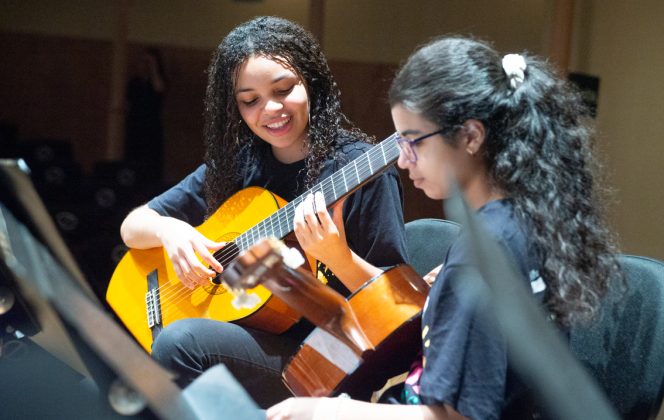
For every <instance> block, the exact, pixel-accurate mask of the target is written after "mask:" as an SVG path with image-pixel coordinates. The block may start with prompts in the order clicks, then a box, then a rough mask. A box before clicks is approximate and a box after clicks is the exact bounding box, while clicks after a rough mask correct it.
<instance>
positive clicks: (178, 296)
mask: <svg viewBox="0 0 664 420" xmlns="http://www.w3.org/2000/svg"><path fill="white" fill-rule="evenodd" d="M358 160H359V159H358ZM383 160H385V159H383ZM367 161H368V162H369V168H370V167H371V164H370V162H371V158H370V157H367ZM383 165H386V163H383V164H382V165H381V166H383ZM349 168H352V169H353V170H354V171H355V173H356V174H359V171H358V170H357V165H356V164H355V165H348V166H347V167H344V168H342V170H340V172H342V171H344V170H346V172H349V171H350V169H349ZM347 169H349V170H347ZM373 172H374V171H373V170H371V169H369V170H366V167H363V168H362V175H361V176H358V183H359V182H360V179H362V178H364V177H367V178H368V176H371V175H373ZM328 180H329V179H328ZM344 181H346V180H345V179H344ZM319 185H320V188H321V189H322V190H323V191H322V192H323V195H324V196H325V197H328V196H332V197H333V200H335V199H336V198H337V197H336V194H334V195H331V194H330V188H332V191H335V190H336V189H335V188H334V182H327V183H326V182H325V181H323V182H321V183H320V184H319ZM344 186H345V187H346V188H345V190H344V193H345V192H347V191H348V188H347V185H346V183H345V182H344ZM316 190H317V188H316V187H314V188H312V189H311V190H310V191H309V193H310V192H312V191H316ZM306 195H308V194H303V195H302V196H300V197H298V198H299V200H298V198H296V199H295V200H293V201H291V202H290V203H288V204H290V206H289V205H288V204H287V205H286V206H284V207H282V209H279V210H277V212H275V213H278V212H279V211H280V210H283V211H282V213H283V212H285V213H286V226H285V229H284V225H283V224H282V223H281V220H279V222H278V226H279V230H280V233H279V234H276V235H275V236H278V237H282V236H284V235H283V234H282V232H283V231H284V230H285V231H286V232H290V231H291V230H292V219H293V216H294V212H295V210H294V209H295V208H296V207H297V205H298V204H299V202H301V201H304V198H302V197H306ZM275 213H273V215H272V216H270V217H268V219H270V218H272V217H273V216H275ZM268 219H264V220H263V221H261V222H260V223H259V224H257V225H256V226H255V227H253V228H251V229H250V230H249V231H247V232H246V233H249V234H250V235H251V236H252V237H254V234H253V232H258V233H257V234H256V235H255V237H256V238H257V239H256V241H257V240H258V239H260V238H262V237H265V236H267V235H266V234H265V235H261V234H260V230H261V226H260V225H261V224H266V223H265V220H268ZM263 230H264V231H265V232H266V233H267V229H263ZM244 236H247V235H244ZM256 241H253V242H254V243H255V242H256ZM236 245H237V244H236ZM241 248H244V247H242V246H240V247H237V246H235V247H233V246H231V247H229V246H228V245H227V246H226V247H224V248H223V249H222V250H220V251H217V252H216V253H215V254H214V257H215V258H216V259H217V260H218V261H220V263H221V264H222V266H223V265H225V264H226V263H228V262H230V261H231V260H233V259H235V257H237V255H239V253H240V252H241ZM247 248H248V247H247ZM228 250H230V251H228ZM220 258H221V260H220ZM200 289H203V290H205V289H204V288H202V287H196V288H195V289H193V290H192V289H189V288H186V287H181V288H177V289H176V290H175V291H174V292H175V296H173V295H167V294H164V296H162V297H160V301H161V304H162V308H161V309H162V315H163V316H165V315H166V312H168V310H169V309H170V308H171V307H173V306H177V305H178V304H179V303H180V302H181V301H182V300H184V299H187V298H189V296H191V297H193V293H194V292H195V291H197V290H200Z"/></svg>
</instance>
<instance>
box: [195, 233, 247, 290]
mask: <svg viewBox="0 0 664 420" xmlns="http://www.w3.org/2000/svg"><path fill="white" fill-rule="evenodd" d="M235 236H237V235H235ZM224 239H226V238H221V240H224ZM239 253H240V248H239V247H238V246H237V244H236V243H235V242H229V243H228V244H226V246H225V247H223V248H222V250H220V251H218V252H217V253H216V254H215V257H216V258H217V261H219V262H220V263H221V265H222V266H223V267H226V266H228V265H230V263H232V262H233V261H234V260H235V257H237V255H238V254H239ZM203 290H205V291H206V292H207V293H209V294H211V295H223V294H224V293H226V292H228V289H226V288H225V287H224V286H223V285H222V284H221V274H217V275H216V276H214V278H212V279H210V284H209V285H207V286H203Z"/></svg>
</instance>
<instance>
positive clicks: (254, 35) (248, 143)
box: [204, 16, 373, 214]
mask: <svg viewBox="0 0 664 420" xmlns="http://www.w3.org/2000/svg"><path fill="white" fill-rule="evenodd" d="M251 56H264V57H267V58H270V59H273V60H275V61H278V62H279V63H281V64H283V65H285V66H287V67H289V68H290V69H292V70H293V71H294V72H295V73H296V74H297V75H298V76H299V77H301V78H302V80H303V81H304V83H305V86H306V89H307V94H308V96H309V128H308V129H309V136H308V150H309V152H308V154H307V156H306V158H305V167H306V176H305V186H306V187H307V188H308V187H311V186H312V185H313V184H315V182H316V181H317V180H318V177H319V175H320V171H321V168H322V167H323V163H324V162H325V160H326V159H328V158H330V157H331V156H332V155H333V154H334V152H335V150H336V149H337V147H338V146H339V145H340V143H341V142H343V141H344V140H348V139H350V138H355V139H360V140H364V141H366V142H373V139H372V138H369V137H368V136H367V135H366V134H364V133H362V132H360V130H358V129H357V128H355V127H354V126H353V124H352V123H351V122H350V120H348V118H346V116H345V115H344V114H343V113H342V112H341V103H340V100H339V95H340V94H339V88H338V87H337V84H336V82H335V81H334V79H333V77H332V74H331V72H330V69H329V67H328V64H327V61H326V59H325V56H324V55H323V53H322V52H321V49H320V46H319V44H318V42H316V40H315V38H314V37H313V35H311V34H310V33H309V32H308V31H306V30H305V29H303V28H302V27H300V26H299V25H297V24H295V23H293V22H290V21H288V20H286V19H281V18H278V17H271V16H263V17H258V18H255V19H252V20H250V21H248V22H245V23H243V24H241V25H240V26H238V27H236V28H235V29H233V30H232V31H231V32H230V33H229V34H228V35H227V36H226V37H225V38H224V39H223V40H222V41H221V44H219V47H218V48H217V50H216V51H215V52H214V54H213V56H212V60H211V63H210V65H209V67H208V84H207V89H206V94H205V111H204V117H205V132H204V137H205V143H206V155H205V163H206V164H207V172H206V176H205V185H204V190H205V197H206V201H207V204H208V213H209V214H211V213H212V212H214V211H215V210H216V209H217V208H218V207H219V205H220V204H221V203H222V202H223V201H224V200H225V199H227V198H228V197H229V196H230V195H231V194H233V193H234V192H236V191H237V190H238V188H239V187H240V185H239V184H240V181H241V180H240V167H239V163H240V162H238V159H237V156H238V153H239V151H240V150H241V149H242V148H247V151H248V153H249V157H250V159H252V161H253V162H259V164H260V153H259V150H260V147H265V145H266V144H267V143H265V142H263V141H262V140H261V139H260V138H259V137H258V136H256V135H255V134H254V133H253V132H252V131H251V130H250V129H249V128H248V127H247V125H246V124H243V123H242V117H241V116H240V112H239V110H238V106H237V102H236V99H235V83H236V81H237V77H238V72H239V69H240V67H241V65H242V64H243V63H244V62H245V61H246V60H247V59H248V58H249V57H251Z"/></svg>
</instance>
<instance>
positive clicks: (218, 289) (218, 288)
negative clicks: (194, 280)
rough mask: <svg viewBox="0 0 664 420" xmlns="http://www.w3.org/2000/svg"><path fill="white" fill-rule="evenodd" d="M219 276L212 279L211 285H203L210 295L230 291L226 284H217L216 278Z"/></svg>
mask: <svg viewBox="0 0 664 420" xmlns="http://www.w3.org/2000/svg"><path fill="white" fill-rule="evenodd" d="M218 277H219V276H217V277H215V279H213V280H211V282H210V285H208V286H203V290H205V291H206V292H207V293H208V294H210V295H223V294H224V293H226V292H228V289H226V288H225V287H224V286H222V285H221V284H216V282H215V280H216V279H217V278H218Z"/></svg>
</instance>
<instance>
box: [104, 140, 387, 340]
mask: <svg viewBox="0 0 664 420" xmlns="http://www.w3.org/2000/svg"><path fill="white" fill-rule="evenodd" d="M394 137H395V135H391V136H390V137H388V138H386V139H385V140H383V141H382V142H380V143H379V144H377V145H375V146H374V147H372V148H371V149H369V150H368V151H367V152H366V153H363V154H362V155H361V156H359V157H357V158H356V159H354V160H353V161H351V162H349V163H348V164H346V165H345V166H343V167H342V168H341V169H339V170H338V171H336V172H335V173H334V174H333V175H331V176H329V177H328V178H326V179H324V180H322V181H321V182H319V183H318V184H316V185H315V186H314V187H312V188H311V189H310V190H309V191H307V192H306V193H304V194H302V195H301V196H299V197H297V198H296V199H294V200H293V201H291V202H289V203H287V202H286V201H285V200H283V199H281V198H280V197H278V196H276V195H275V194H272V193H270V192H269V191H267V190H265V189H262V188H258V187H250V188H246V189H243V190H241V191H239V192H237V193H236V194H234V195H233V196H231V197H230V198H229V199H228V200H226V201H225V202H224V203H223V204H222V205H221V206H220V207H219V208H218V209H217V210H216V211H215V212H214V214H212V215H211V216H210V217H209V218H208V219H207V220H206V221H205V222H204V223H203V224H201V225H200V226H198V227H196V229H197V230H198V231H199V232H201V233H202V234H203V235H205V236H206V237H208V238H210V239H213V240H215V241H225V242H228V244H227V245H226V246H225V247H224V248H223V249H221V250H219V251H217V252H216V253H215V258H216V259H217V260H218V261H219V262H220V263H221V264H222V265H223V266H224V267H225V266H227V265H228V264H229V263H230V262H232V261H233V260H235V258H236V257H237V256H238V254H239V253H240V252H243V251H245V250H247V249H248V248H249V247H250V246H252V245H253V244H254V243H256V242H257V241H258V240H259V239H261V238H264V237H275V238H285V237H286V236H287V235H289V234H290V233H291V232H292V231H293V216H294V213H295V208H296V207H297V206H298V205H299V204H300V203H301V202H302V201H303V200H304V198H305V197H306V196H307V195H308V194H310V193H313V192H317V191H320V192H322V193H323V195H324V197H325V202H326V204H327V206H328V207H329V206H331V205H333V204H334V203H336V202H337V201H339V200H340V199H341V198H343V197H344V196H346V195H348V194H350V193H352V192H353V191H355V190H356V189H358V188H359V187H361V186H362V185H363V184H365V183H367V182H369V181H370V180H372V179H373V178H374V177H375V176H377V175H378V174H379V173H380V172H382V171H383V170H385V169H386V168H388V167H389V166H390V165H392V164H393V163H394V162H395V161H396V159H397V158H398V156H399V148H398V146H397V144H396V142H395V140H394ZM250 293H251V295H252V296H253V298H254V300H257V302H258V303H257V304H256V305H255V306H253V307H248V306H243V307H236V306H235V305H233V304H232V302H233V300H234V296H232V295H231V294H229V293H228V290H227V289H226V288H225V287H224V286H223V285H221V284H220V282H219V279H218V277H217V278H216V279H214V280H213V281H211V282H210V284H209V285H206V286H200V287H197V288H195V289H193V290H190V289H188V288H186V287H185V286H183V285H182V284H181V283H180V281H179V279H178V277H177V275H176V274H175V271H174V269H173V266H172V264H171V262H170V260H169V259H168V256H167V255H166V253H165V251H164V249H163V248H161V247H158V248H153V249H147V250H139V249H130V250H129V251H128V252H127V254H126V255H125V256H124V257H123V258H122V259H121V260H120V262H119V263H118V265H117V267H116V268H115V271H114V272H113V275H112V277H111V280H110V283H109V286H108V289H107V291H106V300H107V301H108V303H109V305H110V306H111V308H112V309H113V310H114V311H115V313H116V314H117V315H118V317H119V318H120V320H121V321H122V322H123V323H124V325H125V326H126V327H127V329H128V330H129V332H130V333H131V334H132V335H133V336H134V337H135V338H136V340H137V341H138V342H139V343H140V344H141V345H142V346H143V348H144V349H145V350H146V351H148V352H150V348H151V346H152V342H153V340H154V339H155V338H156V336H157V335H158V334H159V332H160V331H161V329H162V328H163V327H165V326H166V325H168V324H170V323H171V322H173V321H176V320H178V319H182V318H191V317H199V318H210V319H216V320H220V321H229V322H237V323H240V324H243V325H246V326H250V327H252V328H257V329H262V330H265V331H268V332H272V333H281V332H283V331H285V330H287V329H288V328H290V327H291V326H292V325H293V324H294V323H295V322H297V320H298V319H299V318H300V315H299V314H298V313H296V312H295V311H293V310H292V309H291V308H290V307H289V306H288V305H286V304H285V303H284V302H282V301H280V300H279V299H276V298H272V294H271V293H270V291H268V290H267V289H265V288H264V287H262V286H257V287H256V288H255V289H253V290H252V291H250Z"/></svg>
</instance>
